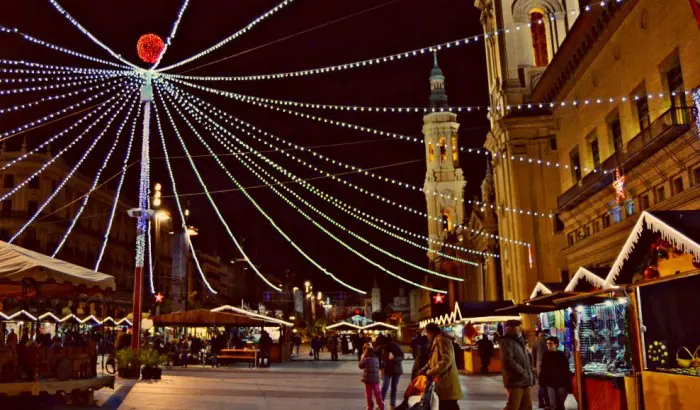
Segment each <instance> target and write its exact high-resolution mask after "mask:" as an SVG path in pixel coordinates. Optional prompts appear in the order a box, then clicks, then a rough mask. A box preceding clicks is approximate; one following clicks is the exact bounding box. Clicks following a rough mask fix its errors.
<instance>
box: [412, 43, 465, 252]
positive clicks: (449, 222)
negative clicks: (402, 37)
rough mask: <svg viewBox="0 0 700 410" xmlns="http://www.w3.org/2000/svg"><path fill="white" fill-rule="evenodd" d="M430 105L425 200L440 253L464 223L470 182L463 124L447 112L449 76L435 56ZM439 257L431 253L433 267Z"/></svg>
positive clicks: (433, 247)
mask: <svg viewBox="0 0 700 410" xmlns="http://www.w3.org/2000/svg"><path fill="white" fill-rule="evenodd" d="M430 106H431V108H432V112H430V113H429V114H427V115H425V116H424V117H423V136H424V141H425V162H426V174H425V185H424V192H425V199H426V201H427V206H428V210H427V213H428V215H429V216H430V218H429V220H428V235H429V237H430V239H431V241H430V244H429V245H428V246H429V247H430V249H431V250H436V251H437V250H440V248H441V246H440V244H439V242H441V241H443V240H444V239H445V238H446V237H447V235H448V234H449V233H450V232H451V231H452V230H453V229H454V227H455V225H458V224H461V223H462V222H463V221H464V201H463V198H464V187H465V185H466V181H465V180H464V174H463V172H462V168H461V167H460V166H459V144H458V143H459V137H458V133H457V131H458V130H459V123H458V122H457V114H454V113H452V112H449V111H447V108H448V105H447V93H446V92H445V76H444V75H443V73H442V70H441V69H440V67H439V66H438V60H437V54H434V56H433V69H432V71H431V72H430ZM436 256H437V255H436V254H434V253H432V252H429V253H428V258H429V259H430V262H431V265H432V264H433V262H434V260H435V258H436Z"/></svg>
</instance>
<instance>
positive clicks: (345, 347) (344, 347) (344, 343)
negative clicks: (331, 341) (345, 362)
mask: <svg viewBox="0 0 700 410" xmlns="http://www.w3.org/2000/svg"><path fill="white" fill-rule="evenodd" d="M340 351H341V352H342V353H343V354H344V355H346V354H348V353H350V345H349V344H348V337H347V336H345V335H343V337H341V338H340Z"/></svg>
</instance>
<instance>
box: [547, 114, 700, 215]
mask: <svg viewBox="0 0 700 410" xmlns="http://www.w3.org/2000/svg"><path fill="white" fill-rule="evenodd" d="M692 123H693V112H692V108H690V107H683V108H671V109H669V110H668V111H666V112H664V113H663V114H661V115H660V116H659V117H658V118H657V119H656V120H654V122H652V123H651V124H650V125H649V126H648V127H647V128H646V129H644V130H643V131H642V132H640V133H639V134H637V135H636V136H635V137H634V138H632V140H630V141H629V142H628V143H627V146H626V149H625V151H624V152H620V151H618V152H615V154H613V155H611V156H610V157H609V158H608V159H606V160H605V161H604V162H603V163H602V164H601V165H600V167H601V168H602V169H606V170H611V169H615V168H622V169H624V170H625V171H627V172H629V171H631V170H632V169H633V168H634V167H636V166H637V165H639V164H641V163H642V162H644V161H646V160H647V159H649V158H650V157H651V156H653V155H654V154H656V153H657V152H658V151H659V150H661V149H662V148H663V147H665V146H667V145H668V144H670V143H671V142H673V141H674V140H676V138H678V137H680V136H682V135H684V134H685V133H686V132H688V131H689V130H690V127H691V126H692ZM613 178H614V175H613V173H610V172H609V173H607V174H604V173H602V172H590V173H588V174H587V175H586V176H584V177H583V179H581V180H580V181H579V182H578V184H576V185H574V186H573V187H571V188H569V189H568V190H567V191H566V192H564V193H563V194H561V195H560V196H559V198H557V205H558V207H559V212H563V211H568V210H571V209H573V208H575V207H576V206H578V205H579V204H581V203H582V202H583V201H585V200H586V199H588V198H589V197H591V195H593V194H595V193H597V192H599V191H600V190H602V189H604V188H606V187H609V186H610V184H612V181H613Z"/></svg>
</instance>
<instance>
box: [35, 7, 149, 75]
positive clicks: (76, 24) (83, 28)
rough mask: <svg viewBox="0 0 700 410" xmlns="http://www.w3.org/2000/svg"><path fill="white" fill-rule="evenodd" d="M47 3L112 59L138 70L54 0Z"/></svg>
mask: <svg viewBox="0 0 700 410" xmlns="http://www.w3.org/2000/svg"><path fill="white" fill-rule="evenodd" d="M49 3H51V5H52V6H53V7H54V8H55V9H56V10H58V12H59V13H61V14H62V15H63V17H65V18H66V19H68V21H70V22H71V24H73V26H75V28H77V29H78V30H80V32H82V33H83V34H84V35H85V36H87V37H88V38H89V39H90V40H92V42H93V43H95V44H97V45H98V46H100V47H101V48H103V49H104V50H105V51H107V52H108V53H109V54H111V55H112V57H114V58H116V59H117V60H119V61H121V62H122V63H124V64H126V65H128V66H129V67H131V68H134V69H138V67H137V66H136V65H134V64H132V63H130V62H129V61H127V60H125V59H124V58H123V57H122V56H121V55H119V54H117V53H115V52H114V51H113V50H112V49H111V48H109V47H107V45H105V44H104V43H103V42H101V41H100V40H98V39H97V38H96V37H95V36H93V35H92V33H90V32H89V31H87V29H86V28H85V27H83V26H82V25H81V24H80V23H78V20H76V19H75V18H73V16H71V15H70V13H68V12H67V11H66V10H65V9H64V8H63V7H61V5H60V4H58V2H57V1H56V0H49Z"/></svg>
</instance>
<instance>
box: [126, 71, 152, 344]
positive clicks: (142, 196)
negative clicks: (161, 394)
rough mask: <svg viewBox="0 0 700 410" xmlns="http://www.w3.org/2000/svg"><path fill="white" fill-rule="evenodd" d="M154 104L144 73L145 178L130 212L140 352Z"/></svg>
mask: <svg viewBox="0 0 700 410" xmlns="http://www.w3.org/2000/svg"><path fill="white" fill-rule="evenodd" d="M151 101H153V86H152V84H151V72H149V71H147V72H145V73H144V83H143V85H142V86H141V102H142V103H143V134H142V135H143V138H142V141H141V178H140V181H139V202H138V208H136V209H130V210H129V216H131V217H134V218H137V220H136V260H135V269H134V295H133V306H134V311H133V312H134V313H133V331H132V335H131V349H132V350H134V351H135V352H138V350H139V347H140V346H141V310H142V302H143V296H142V293H143V264H144V260H145V252H146V233H147V231H148V221H149V220H150V219H151V214H152V213H153V211H152V210H151V209H150V204H149V192H148V191H149V181H150V155H149V139H150V122H151Z"/></svg>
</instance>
